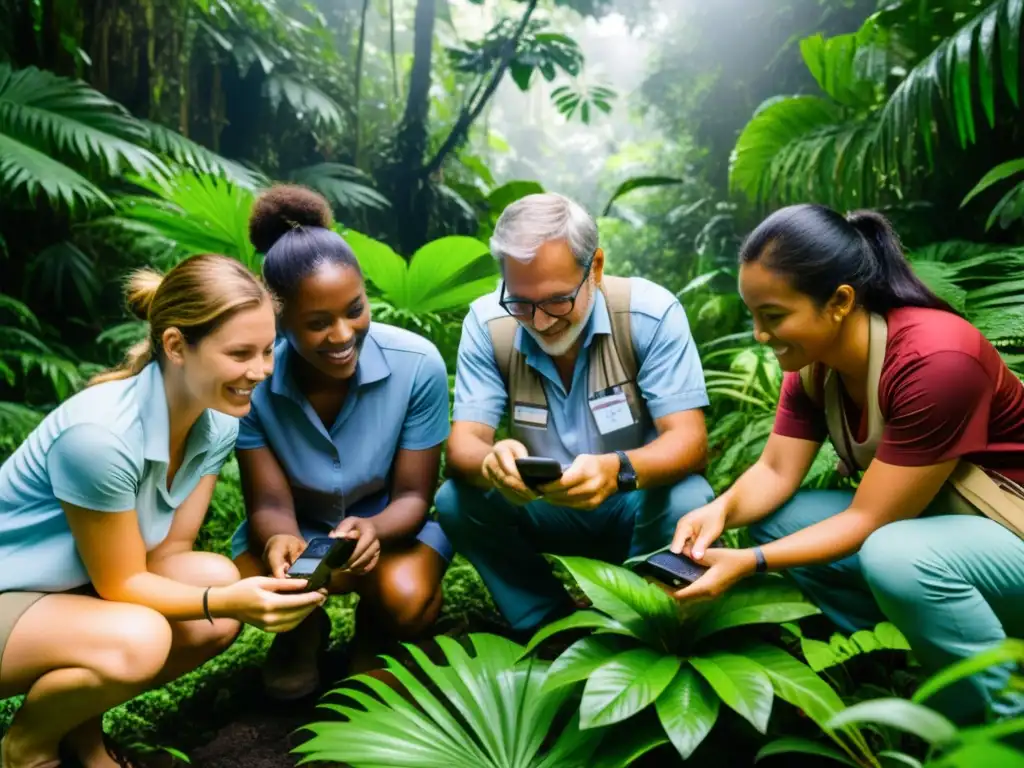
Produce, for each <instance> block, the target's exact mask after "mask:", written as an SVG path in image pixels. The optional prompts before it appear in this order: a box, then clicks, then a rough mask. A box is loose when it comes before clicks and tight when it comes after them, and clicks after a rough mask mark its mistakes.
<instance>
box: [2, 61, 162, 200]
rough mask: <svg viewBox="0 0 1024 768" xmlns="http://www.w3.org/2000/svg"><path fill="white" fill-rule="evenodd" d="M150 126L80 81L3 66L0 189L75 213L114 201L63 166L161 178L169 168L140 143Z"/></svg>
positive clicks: (114, 173)
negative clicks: (42, 198) (37, 197)
mask: <svg viewBox="0 0 1024 768" xmlns="http://www.w3.org/2000/svg"><path fill="white" fill-rule="evenodd" d="M146 139H147V134H146V130H145V128H144V127H143V126H142V125H140V124H139V123H138V122H137V121H136V120H135V119H134V118H132V117H131V115H129V114H128V112H127V111H126V110H125V109H124V108H123V107H121V106H120V105H118V104H116V103H115V102H113V101H111V100H110V99H108V98H107V97H106V96H104V95H103V94H101V93H99V92H98V91H95V90H93V89H92V88H90V87H89V86H88V85H86V84H85V83H83V82H81V81H77V80H70V79H67V78H63V77H58V76H57V75H55V74H53V73H52V72H47V71H44V70H39V69H36V68H34V67H29V68H28V69H21V70H15V69H12V68H11V67H10V65H7V64H0V141H2V142H3V143H2V145H0V185H2V186H3V187H5V188H6V189H8V190H11V191H18V192H25V193H27V194H29V195H34V194H35V193H36V192H38V191H40V190H41V191H42V192H44V193H45V194H46V196H47V198H48V199H49V200H50V201H51V202H53V203H57V204H65V205H68V206H69V207H71V208H73V207H74V206H75V204H76V202H78V203H82V204H84V205H86V206H88V205H94V204H97V203H101V204H102V203H109V200H107V198H106V197H105V196H104V195H103V193H102V192H100V190H99V189H98V188H97V187H96V186H95V185H93V184H92V183H91V182H90V181H89V180H87V179H86V178H85V177H83V176H81V175H79V174H78V173H76V172H75V171H73V170H72V169H71V168H70V167H67V166H64V165H62V163H64V162H66V163H69V164H71V165H78V166H82V167H83V168H95V169H98V170H99V171H100V173H101V174H105V175H110V176H115V175H119V174H121V173H123V172H125V171H132V172H134V173H136V174H138V175H140V176H157V177H159V176H161V175H163V174H164V173H165V172H166V167H165V166H164V164H163V163H162V162H161V161H160V160H159V159H158V158H157V157H156V156H155V155H154V154H153V153H152V152H150V151H149V150H148V149H145V148H144V147H143V146H140V144H143V143H144V142H145V141H146Z"/></svg>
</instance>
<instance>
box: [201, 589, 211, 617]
mask: <svg viewBox="0 0 1024 768" xmlns="http://www.w3.org/2000/svg"><path fill="white" fill-rule="evenodd" d="M211 589H213V587H207V588H206V589H205V590H203V615H204V616H205V617H206V618H207V620H208V621H209V622H210V623H211V624H213V616H212V615H211V614H210V590H211Z"/></svg>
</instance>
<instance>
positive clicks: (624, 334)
mask: <svg viewBox="0 0 1024 768" xmlns="http://www.w3.org/2000/svg"><path fill="white" fill-rule="evenodd" d="M600 290H601V292H602V293H603V294H604V299H605V304H606V305H607V307H608V316H609V318H610V320H611V327H612V332H611V334H595V335H594V338H593V341H592V342H591V344H590V347H589V349H588V356H589V360H588V365H589V379H588V382H587V390H588V391H587V401H588V403H591V404H592V405H593V404H594V401H595V398H598V397H601V396H607V395H608V394H609V393H616V394H617V393H619V392H621V393H622V394H623V395H625V397H626V402H627V403H628V405H629V411H630V415H631V416H632V421H633V423H632V425H629V426H626V427H623V428H622V429H616V430H615V431H612V432H608V433H607V434H604V435H600V430H599V429H597V426H596V419H595V417H594V412H593V410H590V418H591V419H592V420H594V421H595V424H594V433H595V434H598V435H600V445H591V446H587V452H589V453H608V452H611V451H615V450H622V451H626V450H632V449H633V448H639V447H640V446H642V445H643V444H644V439H645V437H646V435H647V434H648V431H649V429H650V428H651V425H652V422H651V419H650V414H649V413H648V412H647V405H646V403H645V402H644V399H643V397H641V396H640V392H639V389H638V388H637V384H636V375H637V371H638V364H637V359H636V352H635V351H634V349H633V340H632V335H631V332H630V281H629V278H625V277H609V276H605V277H604V279H603V280H602V281H601V284H600ZM487 328H488V331H489V332H490V336H491V343H492V345H493V346H494V359H495V362H496V363H497V364H498V370H499V371H500V372H501V378H502V379H503V380H504V382H505V391H506V392H507V393H508V404H509V413H510V416H511V418H510V419H509V425H510V432H511V435H512V437H514V438H515V439H516V440H519V441H520V442H521V443H523V445H525V446H526V448H527V450H528V451H529V452H530V455H532V456H548V457H558V456H559V455H561V454H562V453H563V452H564V449H563V448H561V441H560V440H559V439H558V436H557V435H555V434H554V428H553V425H552V423H551V419H550V414H549V413H548V399H547V395H546V394H545V392H544V383H543V380H542V377H541V376H540V374H538V373H537V372H536V371H535V370H534V369H533V368H531V367H530V366H529V365H528V364H527V362H526V355H524V354H523V353H522V352H520V351H519V350H518V349H516V343H515V342H516V333H517V331H518V330H519V322H518V321H517V320H516V319H515V318H514V317H512V316H511V315H504V316H500V317H497V318H495V319H493V320H491V321H489V322H488V323H487ZM540 414H544V415H545V416H544V418H543V423H541V421H542V419H541V418H540Z"/></svg>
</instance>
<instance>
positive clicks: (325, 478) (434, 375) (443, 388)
mask: <svg viewBox="0 0 1024 768" xmlns="http://www.w3.org/2000/svg"><path fill="white" fill-rule="evenodd" d="M295 355H296V353H295V352H294V350H292V348H291V344H290V343H289V342H288V341H287V340H284V339H282V340H281V341H279V342H278V343H277V346H276V347H275V349H274V373H273V374H272V375H271V377H270V378H269V379H268V380H266V381H264V382H261V383H260V384H259V386H257V387H256V390H255V391H254V392H253V397H252V410H251V411H250V412H249V414H248V415H247V416H246V417H245V418H244V419H242V423H241V426H240V429H239V433H238V449H239V450H249V449H253V448H262V447H264V446H269V447H270V449H271V450H272V451H273V452H274V455H275V457H276V458H277V460H278V462H279V463H280V465H281V467H282V469H283V470H284V472H285V474H286V475H287V477H288V481H289V484H290V485H291V489H292V496H293V499H294V502H295V511H296V514H297V516H298V517H299V519H300V522H303V523H315V524H320V527H321V528H323V529H324V530H326V529H328V528H330V527H333V526H335V525H337V524H338V523H339V522H341V520H342V519H343V518H344V517H345V516H347V515H350V514H355V515H360V516H363V517H369V516H371V515H373V514H376V513H377V512H380V511H381V510H383V509H384V507H386V506H387V504H388V502H389V498H390V486H391V470H392V466H393V464H394V461H395V455H396V454H397V452H398V450H399V449H407V450H412V451H419V450H425V449H427V448H433V447H434V446H436V445H439V444H441V443H443V442H444V441H445V439H446V438H447V437H448V431H449V401H448V373H447V371H446V369H445V365H444V360H442V359H441V354H440V353H439V352H438V351H437V347H435V346H434V345H433V344H432V343H431V342H430V341H428V340H427V339H424V338H422V337H421V336H417V335H416V334H414V333H411V332H409V331H406V330H403V329H401V328H396V327H394V326H390V325H385V324H383V323H371V324H370V331H369V333H368V334H367V336H366V340H365V341H364V342H363V347H362V350H361V351H360V353H359V361H358V362H357V363H356V373H355V381H354V385H352V386H351V389H350V390H349V392H348V394H347V396H346V398H345V402H344V405H343V406H342V409H341V412H340V413H339V414H338V417H337V419H335V421H334V424H332V425H331V426H330V428H328V427H326V426H325V425H324V423H323V421H322V420H321V419H320V417H319V416H317V414H316V412H315V411H314V410H313V407H312V406H311V405H310V403H309V401H308V400H307V399H306V397H305V395H303V394H302V392H301V391H300V390H299V388H298V386H297V385H296V383H295V380H294V377H293V373H292V366H293V365H294V363H295ZM322 532H323V531H321V535H322ZM307 538H308V537H307ZM428 543H431V542H428ZM234 546H235V548H236V549H237V547H238V546H244V538H243V536H242V534H241V531H240V532H238V533H236V537H235V542H234Z"/></svg>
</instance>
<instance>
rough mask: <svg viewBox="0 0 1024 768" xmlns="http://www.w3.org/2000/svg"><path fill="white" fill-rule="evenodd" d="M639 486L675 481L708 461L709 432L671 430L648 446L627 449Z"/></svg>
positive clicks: (700, 467)
mask: <svg viewBox="0 0 1024 768" xmlns="http://www.w3.org/2000/svg"><path fill="white" fill-rule="evenodd" d="M626 456H627V457H628V458H629V462H630V464H632V465H633V469H634V470H636V477H637V487H638V488H656V487H658V486H664V485H674V484H676V483H678V482H679V481H680V480H682V479H683V478H685V477H686V476H687V475H692V474H693V473H694V472H701V471H703V470H704V468H705V466H706V464H707V436H706V434H705V433H700V434H699V435H693V434H690V433H685V432H683V431H681V430H680V431H677V430H670V431H668V432H665V433H663V434H661V435H658V437H657V438H655V439H654V440H653V441H651V442H650V443H648V444H647V445H645V446H642V447H640V448H637V449H635V450H632V451H626Z"/></svg>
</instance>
